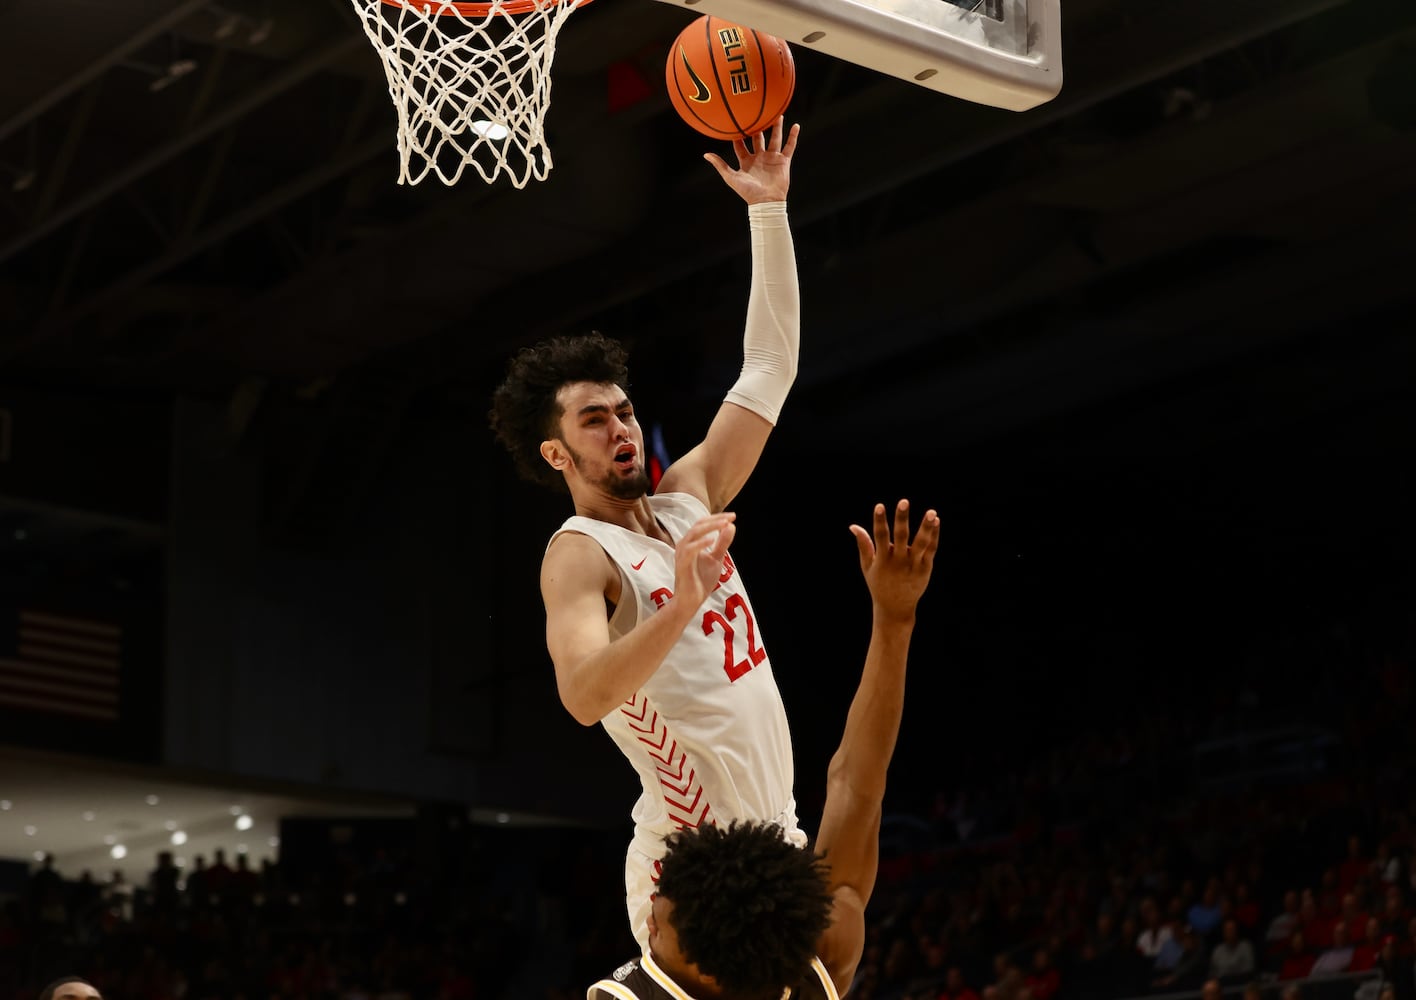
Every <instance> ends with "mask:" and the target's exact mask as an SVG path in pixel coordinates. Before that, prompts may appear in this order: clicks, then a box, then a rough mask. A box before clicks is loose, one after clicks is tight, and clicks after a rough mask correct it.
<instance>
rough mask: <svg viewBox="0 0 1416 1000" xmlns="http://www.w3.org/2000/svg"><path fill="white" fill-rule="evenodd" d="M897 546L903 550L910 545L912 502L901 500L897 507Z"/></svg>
mask: <svg viewBox="0 0 1416 1000" xmlns="http://www.w3.org/2000/svg"><path fill="white" fill-rule="evenodd" d="M895 544H896V545H899V546H900V547H901V548H902V549H903V548H904V547H905V546H906V545H908V544H910V502H909V501H908V500H901V501H900V502H899V503H897V504H896V505H895Z"/></svg>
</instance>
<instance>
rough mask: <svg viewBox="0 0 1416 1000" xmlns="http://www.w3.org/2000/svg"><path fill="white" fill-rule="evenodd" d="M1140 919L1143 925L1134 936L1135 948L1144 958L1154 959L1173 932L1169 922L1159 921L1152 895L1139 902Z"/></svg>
mask: <svg viewBox="0 0 1416 1000" xmlns="http://www.w3.org/2000/svg"><path fill="white" fill-rule="evenodd" d="M1141 920H1142V922H1143V923H1144V927H1143V928H1142V930H1141V932H1140V934H1138V935H1137V936H1136V950H1137V951H1139V952H1140V953H1141V954H1142V955H1144V956H1145V957H1146V958H1150V959H1154V958H1156V957H1158V956H1159V955H1160V953H1161V950H1162V949H1163V948H1164V947H1165V945H1166V942H1168V941H1170V940H1171V939H1172V938H1173V937H1174V936H1175V934H1174V932H1173V931H1171V929H1170V925H1169V924H1165V923H1162V922H1161V919H1160V907H1159V906H1157V905H1156V902H1155V899H1154V898H1153V897H1150V896H1147V897H1146V898H1145V900H1143V901H1142V902H1141Z"/></svg>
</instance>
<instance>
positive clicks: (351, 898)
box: [344, 892, 359, 906]
mask: <svg viewBox="0 0 1416 1000" xmlns="http://www.w3.org/2000/svg"><path fill="white" fill-rule="evenodd" d="M357 902H359V897H358V896H356V895H354V894H353V893H352V892H346V893H345V894H344V905H345V906H353V905H354V904H355V903H357Z"/></svg>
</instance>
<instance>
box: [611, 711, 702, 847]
mask: <svg viewBox="0 0 1416 1000" xmlns="http://www.w3.org/2000/svg"><path fill="white" fill-rule="evenodd" d="M620 713H621V714H622V715H624V717H625V718H626V719H628V720H629V728H630V729H632V730H633V731H634V732H635V733H636V737H635V738H636V739H638V740H639V742H640V743H641V744H643V745H644V752H645V753H647V754H648V755H649V756H650V758H652V759H653V760H654V761H655V762H656V763H655V765H654V770H655V771H656V772H658V775H659V786H660V788H661V789H662V791H661V795H662V796H663V800H664V807H665V809H667V810H668V814H669V819H671V820H673V822H674V823H675V825H677V826H678V828H679V829H680V830H682V829H684V828H685V827H694V826H702V825H703V824H704V823H712V822H713V811H712V808H711V807H710V806H709V804H708V797H707V796H706V795H704V794H703V785H702V783H701V782H699V780H698V772H697V770H695V769H694V768H692V767H690V766H689V764H688V753H687V752H686V751H683V750H680V749H679V745H678V740H675V739H671V738H670V736H669V727H668V725H667V724H666V723H665V722H664V721H663V720H662V719H660V718H659V713H658V712H656V711H654V710H653V708H652V707H651V706H650V704H649V698H648V697H647V696H646V695H645V694H644V693H643V692H642V691H636V692H635V694H634V697H632V698H630V699H629V701H627V702H625V703H624V705H623V706H621V708H620ZM641 723H642V725H641ZM684 771H687V772H688V777H686V778H685V777H684Z"/></svg>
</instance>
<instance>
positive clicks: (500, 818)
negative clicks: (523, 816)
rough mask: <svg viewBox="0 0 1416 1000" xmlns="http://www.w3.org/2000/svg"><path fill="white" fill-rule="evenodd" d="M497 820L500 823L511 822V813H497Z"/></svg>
mask: <svg viewBox="0 0 1416 1000" xmlns="http://www.w3.org/2000/svg"><path fill="white" fill-rule="evenodd" d="M497 822H498V823H510V822H511V817H510V816H509V815H507V814H506V813H497Z"/></svg>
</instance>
